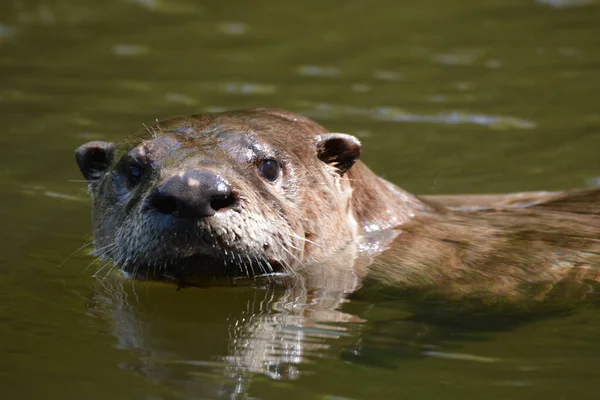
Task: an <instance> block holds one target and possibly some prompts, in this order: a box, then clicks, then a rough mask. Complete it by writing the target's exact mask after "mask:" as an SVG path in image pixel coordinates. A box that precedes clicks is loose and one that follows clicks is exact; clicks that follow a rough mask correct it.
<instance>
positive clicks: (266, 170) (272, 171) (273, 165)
mask: <svg viewBox="0 0 600 400" xmlns="http://www.w3.org/2000/svg"><path fill="white" fill-rule="evenodd" d="M258 170H259V171H260V173H261V174H262V176H263V177H264V178H265V179H266V180H268V181H271V182H274V181H276V180H277V178H279V174H280V172H281V166H280V165H279V163H278V162H277V161H276V160H265V161H263V162H262V163H261V164H260V166H259V167H258Z"/></svg>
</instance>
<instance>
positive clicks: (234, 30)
mask: <svg viewBox="0 0 600 400" xmlns="http://www.w3.org/2000/svg"><path fill="white" fill-rule="evenodd" d="M217 29H218V31H219V32H221V33H223V34H225V35H232V36H238V35H243V34H245V33H246V32H247V31H248V26H247V25H246V24H244V23H243V22H222V23H220V24H219V25H218V28H217Z"/></svg>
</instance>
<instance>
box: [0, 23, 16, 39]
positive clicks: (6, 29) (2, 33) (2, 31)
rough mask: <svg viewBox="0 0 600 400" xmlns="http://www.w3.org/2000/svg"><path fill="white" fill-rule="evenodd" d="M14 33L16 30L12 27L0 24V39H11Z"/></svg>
mask: <svg viewBox="0 0 600 400" xmlns="http://www.w3.org/2000/svg"><path fill="white" fill-rule="evenodd" d="M15 33H16V30H15V29H14V28H13V27H11V26H8V25H3V24H0V39H4V38H10V37H13V36H15Z"/></svg>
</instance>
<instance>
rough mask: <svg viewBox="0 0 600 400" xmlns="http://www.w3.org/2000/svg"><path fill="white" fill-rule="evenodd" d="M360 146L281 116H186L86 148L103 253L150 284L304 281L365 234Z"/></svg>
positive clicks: (81, 153) (82, 152) (83, 158)
mask: <svg viewBox="0 0 600 400" xmlns="http://www.w3.org/2000/svg"><path fill="white" fill-rule="evenodd" d="M359 154H360V142H359V141H358V140H357V139H356V138H354V137H352V136H350V135H345V134H339V133H328V132H327V131H326V130H325V129H324V128H323V127H321V126H320V125H318V124H316V123H315V122H313V121H311V120H309V119H306V118H304V117H301V116H299V115H296V114H292V113H288V112H283V111H276V110H264V109H257V110H250V111H238V112H228V113H221V114H205V115H195V116H191V117H176V118H172V119H169V120H165V121H162V122H157V123H156V124H155V125H153V126H152V127H150V128H148V129H147V130H145V131H143V132H139V133H137V134H135V135H133V136H131V137H129V138H128V139H126V140H124V141H122V142H118V143H107V142H90V143H87V144H84V145H82V146H81V147H79V148H78V149H77V151H76V160H77V163H78V165H79V168H80V169H81V172H82V174H83V176H84V177H85V178H86V179H87V180H88V181H89V191H90V194H91V196H92V199H93V222H94V234H95V246H96V251H97V252H98V254H99V255H101V256H104V257H105V258H108V259H110V260H112V261H113V262H114V263H115V264H117V265H119V266H120V267H121V268H123V269H124V270H126V271H130V272H132V273H134V274H138V275H141V276H142V277H145V276H155V275H158V276H161V275H176V276H178V277H181V276H184V277H185V276H190V275H196V274H198V275H206V274H209V275H213V276H227V277H231V276H253V275H258V274H265V273H272V272H278V271H282V272H289V273H295V272H297V271H299V270H301V269H302V266H303V265H304V264H305V263H308V262H312V261H318V260H320V259H323V258H325V257H327V256H329V255H331V254H332V253H334V252H335V251H337V250H339V249H342V248H343V247H344V246H345V245H346V244H347V243H349V242H350V241H352V240H353V239H354V238H355V236H356V235H357V234H358V233H359V227H358V224H357V222H356V219H355V216H354V213H353V211H352V206H351V192H352V188H351V184H350V181H349V179H348V177H347V172H348V170H349V169H350V168H351V167H352V165H353V164H354V163H355V162H356V160H357V159H358V157H359Z"/></svg>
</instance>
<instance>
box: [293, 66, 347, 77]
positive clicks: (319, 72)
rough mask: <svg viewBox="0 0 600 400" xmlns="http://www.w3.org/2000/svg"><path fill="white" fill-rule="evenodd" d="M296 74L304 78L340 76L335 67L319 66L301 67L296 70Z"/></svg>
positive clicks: (338, 70)
mask: <svg viewBox="0 0 600 400" xmlns="http://www.w3.org/2000/svg"><path fill="white" fill-rule="evenodd" d="M296 72H297V73H298V74H299V75H304V76H319V77H333V76H338V75H339V74H340V69H339V68H337V67H327V66H319V65H301V66H299V67H298V68H296Z"/></svg>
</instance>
